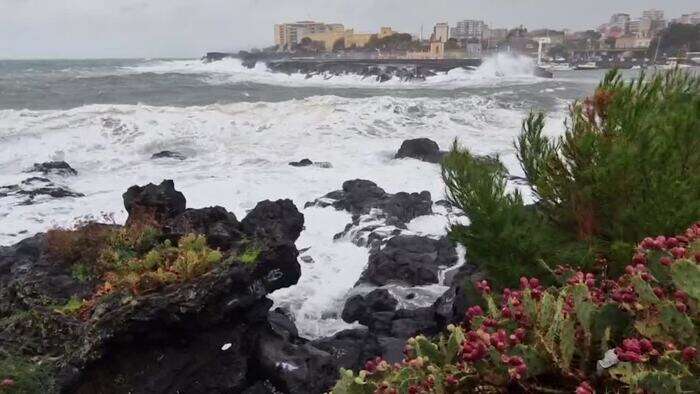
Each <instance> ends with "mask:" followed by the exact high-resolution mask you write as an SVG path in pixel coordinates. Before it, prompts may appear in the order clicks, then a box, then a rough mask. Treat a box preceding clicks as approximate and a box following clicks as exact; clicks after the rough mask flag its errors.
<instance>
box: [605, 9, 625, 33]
mask: <svg viewBox="0 0 700 394" xmlns="http://www.w3.org/2000/svg"><path fill="white" fill-rule="evenodd" d="M629 23H630V14H622V13H618V14H613V15H612V17H610V23H608V30H609V29H613V28H614V29H618V30H620V31H622V32H623V33H624V34H627V29H628V27H629Z"/></svg>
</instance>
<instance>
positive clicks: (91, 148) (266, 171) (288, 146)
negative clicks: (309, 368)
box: [0, 56, 634, 338]
mask: <svg viewBox="0 0 700 394" xmlns="http://www.w3.org/2000/svg"><path fill="white" fill-rule="evenodd" d="M532 66H533V65H532V63H531V61H530V60H527V59H524V58H512V57H508V56H499V57H494V58H490V59H486V60H485V62H484V64H483V65H482V66H481V67H479V68H478V69H477V70H474V71H466V70H462V69H459V70H453V71H451V72H449V73H447V74H441V75H438V76H435V77H430V78H428V79H427V80H426V81H422V82H401V81H397V80H392V81H389V82H385V83H381V84H380V83H379V82H376V81H374V80H371V79H362V78H361V77H358V76H343V77H334V78H324V77H323V76H316V77H313V78H309V79H307V78H306V77H305V76H304V75H284V74H273V73H271V72H269V71H267V70H266V68H265V66H264V65H261V64H259V65H258V66H257V67H256V68H255V69H246V68H244V67H242V66H241V63H240V61H238V60H235V59H229V60H224V61H220V62H215V63H209V64H205V63H202V62H201V61H200V60H196V59H195V60H156V59H153V60H151V59H147V60H146V59H135V60H70V61H68V60H66V61H63V60H55V61H49V60H43V61H0V186H3V185H15V184H19V183H21V181H22V180H24V179H26V178H27V177H29V176H32V175H31V174H27V173H26V171H27V170H28V169H29V168H31V167H32V165H33V164H34V163H40V162H46V161H52V160H65V161H66V162H68V163H69V164H70V165H71V166H72V167H73V168H75V169H76V170H77V171H78V175H77V176H73V177H60V179H58V178H54V179H52V181H54V182H55V183H57V184H60V185H63V186H65V187H67V188H70V189H71V190H73V191H75V192H79V193H82V194H84V195H85V196H84V197H81V198H61V199H52V198H45V199H37V200H35V201H34V204H31V205H25V204H22V201H21V200H19V199H17V198H14V197H12V196H7V197H2V196H1V195H0V245H9V244H13V243H15V242H17V241H19V240H21V239H22V238H25V237H28V236H31V235H33V234H34V233H36V232H40V231H45V230H47V229H50V228H52V227H56V226H70V225H72V224H73V223H74V222H75V220H76V219H80V218H90V217H92V218H97V219H99V218H101V217H102V216H103V215H104V214H113V215H114V217H115V219H116V220H117V221H118V222H123V221H124V220H125V219H126V212H125V211H124V208H123V205H122V193H123V192H124V191H125V190H126V189H127V188H128V187H129V186H131V185H135V184H139V185H143V184H146V183H149V182H153V183H160V181H161V180H163V179H173V180H174V181H175V186H176V188H177V189H178V190H180V191H182V192H183V193H184V194H185V196H186V198H187V205H188V207H205V206H213V205H221V206H223V207H225V208H227V209H228V210H230V211H232V212H234V213H235V214H236V215H237V217H239V218H242V217H243V216H245V213H246V211H247V210H250V209H252V208H253V207H254V206H255V204H256V203H257V202H258V201H261V200H265V199H280V198H289V199H292V200H293V201H294V203H295V204H296V205H297V207H298V208H299V209H300V210H301V211H302V213H303V214H304V216H305V219H306V227H305V230H304V232H303V233H302V234H301V237H300V238H299V240H298V242H297V247H298V248H299V249H300V250H302V249H306V248H308V250H306V251H304V252H303V256H307V257H306V258H305V259H303V260H300V264H301V266H302V277H301V279H300V281H299V284H298V285H296V286H294V287H291V288H287V289H282V290H279V291H277V292H275V293H274V294H272V297H273V298H274V300H275V302H276V304H277V305H279V306H283V307H286V308H289V309H290V310H291V311H292V312H293V313H294V315H295V317H296V324H297V326H298V328H299V330H300V333H301V334H302V335H303V336H305V337H309V338H314V337H319V336H325V335H331V334H333V333H334V332H337V331H339V330H342V329H345V328H348V327H350V325H348V324H345V323H344V322H342V320H340V318H339V317H338V316H339V314H340V311H341V310H342V307H343V302H344V300H345V298H346V297H347V295H348V293H349V292H350V291H358V290H357V289H355V290H351V289H352V288H353V285H354V284H355V282H356V281H357V279H358V278H359V276H360V273H361V272H362V270H363V268H364V266H365V265H366V263H367V257H368V250H367V249H366V248H361V247H358V246H355V245H354V244H353V243H351V242H350V240H348V239H339V240H336V241H334V240H333V235H334V234H336V233H338V232H340V231H342V230H343V228H344V226H345V225H346V224H347V223H349V222H350V215H349V214H348V213H346V212H340V211H335V210H333V209H332V208H317V207H312V208H306V209H303V207H304V204H305V203H306V202H307V201H312V200H314V199H316V198H318V197H321V196H323V195H324V194H326V193H328V192H330V191H333V190H337V189H340V187H341V185H342V183H343V182H344V181H346V180H350V179H356V178H360V179H369V180H371V181H374V182H376V183H377V184H378V185H379V186H380V187H382V188H384V189H385V190H386V191H387V192H389V193H395V192H399V191H406V192H420V191H422V190H428V191H429V192H430V193H431V194H432V199H433V201H437V200H440V199H443V198H444V186H443V184H442V182H441V179H440V175H439V167H438V166H437V165H435V164H430V163H425V162H421V161H417V160H413V159H401V160H395V159H393V156H394V154H395V153H396V151H397V149H398V148H399V146H400V145H401V142H402V141H403V140H405V139H409V138H418V137H428V138H431V139H433V140H435V141H436V142H438V144H440V146H441V148H443V149H447V148H448V147H449V145H450V144H451V143H452V141H453V140H454V139H455V138H456V139H458V140H459V142H460V143H461V144H463V145H464V146H466V147H468V148H469V149H471V150H472V151H473V152H474V153H476V154H480V155H485V154H488V155H499V156H500V158H501V159H502V160H503V161H504V163H505V164H506V166H507V167H508V168H509V170H510V171H511V173H512V174H513V175H521V174H522V171H521V170H520V168H519V167H518V165H517V161H516V159H515V155H514V149H513V140H514V138H515V137H516V136H517V134H518V133H519V130H520V124H521V122H522V120H523V118H524V117H525V116H526V115H527V113H528V112H530V111H531V110H541V111H545V112H546V113H547V114H548V123H547V128H546V130H547V133H549V134H551V135H557V134H560V133H562V132H563V130H564V126H563V120H564V117H565V114H566V110H567V106H568V105H569V104H570V103H571V101H572V100H574V99H577V98H581V97H583V96H585V95H587V94H590V93H591V92H592V91H593V89H594V88H595V86H596V84H597V83H598V82H599V81H600V78H601V76H602V75H603V71H570V72H555V76H554V78H553V79H541V78H538V77H535V76H533V75H532ZM627 75H628V76H632V75H634V74H632V73H631V72H630V73H628V74H627ZM163 150H171V151H177V152H180V153H182V154H184V155H185V156H186V159H185V160H182V161H180V160H151V155H152V154H153V153H156V152H159V151H163ZM303 158H309V159H311V160H313V161H322V162H330V163H331V165H332V168H321V167H303V168H297V167H292V166H290V165H288V163H289V162H290V161H297V160H300V159H303ZM514 187H516V186H514ZM435 211H436V214H435V215H432V216H423V217H419V218H417V219H415V220H414V221H413V222H411V223H410V224H409V231H411V232H413V233H415V234H419V235H429V236H440V235H443V234H445V232H446V226H447V224H448V223H447V218H446V216H445V215H444V214H441V213H444V212H441V211H440V209H439V207H437V206H436V208H435ZM462 252H463V251H462ZM445 289H446V288H445V287H443V286H441V285H433V286H425V287H421V288H415V289H411V291H412V292H414V293H415V294H417V297H415V298H414V299H412V300H411V301H410V302H411V303H412V304H411V305H414V306H425V305H429V304H431V303H432V302H433V301H434V299H435V298H436V297H437V296H439V295H440V294H441V293H442V292H443V291H444V290H445ZM395 291H397V292H400V291H406V290H401V289H395ZM404 302H408V301H404Z"/></svg>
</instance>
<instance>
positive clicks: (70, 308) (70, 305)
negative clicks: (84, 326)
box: [54, 297, 85, 315]
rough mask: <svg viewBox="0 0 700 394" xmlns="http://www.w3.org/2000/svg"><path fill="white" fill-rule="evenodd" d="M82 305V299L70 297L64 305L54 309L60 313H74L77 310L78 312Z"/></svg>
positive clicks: (83, 303)
mask: <svg viewBox="0 0 700 394" xmlns="http://www.w3.org/2000/svg"><path fill="white" fill-rule="evenodd" d="M83 305H85V302H84V301H83V300H81V299H78V298H76V297H71V299H69V300H68V302H66V304H65V305H62V306H59V307H57V308H55V309H54V311H55V312H56V313H60V314H62V315H75V314H77V313H78V312H80V310H81V309H82V308H83Z"/></svg>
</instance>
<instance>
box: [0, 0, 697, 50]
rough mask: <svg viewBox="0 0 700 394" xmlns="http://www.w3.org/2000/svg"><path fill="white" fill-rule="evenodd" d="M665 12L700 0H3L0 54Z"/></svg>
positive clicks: (253, 42) (562, 24)
mask: <svg viewBox="0 0 700 394" xmlns="http://www.w3.org/2000/svg"><path fill="white" fill-rule="evenodd" d="M649 8H658V9H662V10H664V11H665V12H666V18H667V19H670V18H673V17H677V16H679V15H680V14H683V13H688V12H694V11H700V3H699V2H698V0H573V1H572V0H487V1H474V0H0V59H28V58H29V59H31V58H44V59H51V58H61V59H66V58H141V57H146V58H159V57H182V58H190V57H199V56H201V55H202V54H204V53H205V52H208V51H234V50H240V49H248V48H251V47H264V46H269V45H271V44H273V25H274V24H275V23H280V22H291V21H295V20H317V21H322V22H327V23H332V22H338V23H343V24H345V26H346V27H352V28H355V30H356V31H362V32H375V31H377V30H378V29H379V27H380V26H391V27H393V28H394V30H397V31H401V32H407V33H415V34H418V33H419V32H420V29H421V25H423V26H424V29H425V31H426V32H427V31H429V30H430V29H432V26H433V25H434V24H435V23H436V22H449V23H450V24H454V23H455V22H456V21H458V20H461V19H482V20H484V21H486V22H487V23H488V24H489V25H490V26H492V27H513V26H517V25H520V24H522V25H525V26H526V27H528V28H529V29H535V28H542V27H550V28H570V29H574V30H585V29H587V28H595V27H596V26H598V25H600V24H601V23H604V22H606V21H607V20H609V18H610V15H611V14H613V13H616V12H625V13H629V14H631V15H632V16H633V17H634V16H639V15H640V14H641V12H642V10H644V9H649Z"/></svg>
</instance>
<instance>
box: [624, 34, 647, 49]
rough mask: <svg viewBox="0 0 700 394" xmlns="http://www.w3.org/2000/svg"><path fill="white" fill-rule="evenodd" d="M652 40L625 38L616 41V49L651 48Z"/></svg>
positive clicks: (635, 37)
mask: <svg viewBox="0 0 700 394" xmlns="http://www.w3.org/2000/svg"><path fill="white" fill-rule="evenodd" d="M650 45H651V38H648V37H637V36H631V35H630V36H623V37H619V38H618V39H617V40H615V49H640V48H649V46H650Z"/></svg>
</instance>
